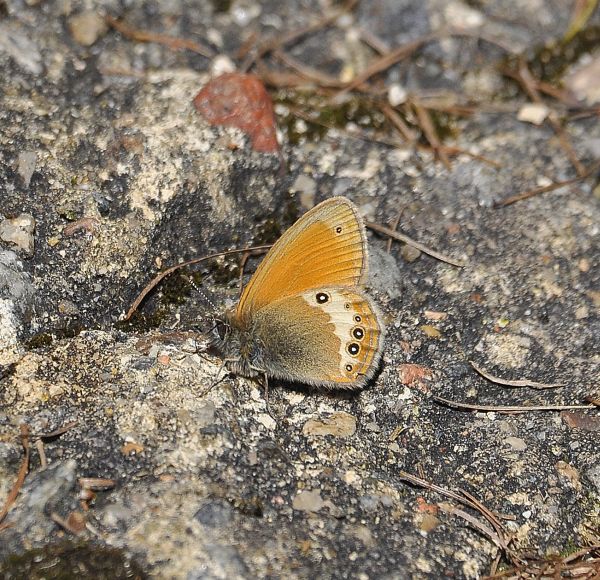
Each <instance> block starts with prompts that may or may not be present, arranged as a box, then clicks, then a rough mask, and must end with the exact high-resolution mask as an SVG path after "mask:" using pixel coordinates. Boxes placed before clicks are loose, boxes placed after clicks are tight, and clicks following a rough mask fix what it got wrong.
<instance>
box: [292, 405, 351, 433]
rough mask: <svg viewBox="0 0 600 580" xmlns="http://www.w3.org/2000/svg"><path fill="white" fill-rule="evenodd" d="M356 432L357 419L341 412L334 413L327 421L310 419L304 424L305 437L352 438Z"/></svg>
mask: <svg viewBox="0 0 600 580" xmlns="http://www.w3.org/2000/svg"><path fill="white" fill-rule="evenodd" d="M355 432H356V417H354V415H350V413H345V412H344V411H340V412H338V413H332V414H331V416H329V417H327V418H325V419H309V420H308V421H307V422H306V423H304V427H303V428H302V433H303V434H304V435H317V436H323V435H333V436H334V437H351V436H352V435H354V433H355Z"/></svg>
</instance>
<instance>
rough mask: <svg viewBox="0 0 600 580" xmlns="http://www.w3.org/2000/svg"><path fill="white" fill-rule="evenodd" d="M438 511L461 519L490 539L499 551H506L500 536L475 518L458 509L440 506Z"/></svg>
mask: <svg viewBox="0 0 600 580" xmlns="http://www.w3.org/2000/svg"><path fill="white" fill-rule="evenodd" d="M440 509H441V510H442V511H443V512H445V513H448V514H451V515H455V516H459V517H461V518H462V519H463V520H465V521H466V522H468V523H469V524H471V525H472V526H473V527H474V528H475V529H476V530H479V532H481V533H482V534H483V535H484V536H486V537H487V538H488V539H490V540H491V541H492V542H493V543H494V544H496V546H498V548H500V549H501V550H505V549H506V544H505V543H504V542H503V540H502V538H500V536H498V534H497V533H496V532H494V530H492V528H490V527H489V526H486V525H485V524H483V523H481V522H480V521H479V520H478V519H477V518H474V517H473V516H472V515H471V514H468V513H467V512H465V511H464V510H461V509H458V508H452V509H446V508H444V507H442V506H440Z"/></svg>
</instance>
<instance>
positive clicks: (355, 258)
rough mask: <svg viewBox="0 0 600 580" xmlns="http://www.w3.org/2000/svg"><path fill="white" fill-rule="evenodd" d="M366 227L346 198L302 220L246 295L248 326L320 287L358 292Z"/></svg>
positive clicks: (242, 310)
mask: <svg viewBox="0 0 600 580" xmlns="http://www.w3.org/2000/svg"><path fill="white" fill-rule="evenodd" d="M366 270H367V246H366V236H365V230H364V226H363V224H362V222H361V219H360V216H359V215H358V213H357V211H356V208H355V207H354V206H353V205H352V204H351V203H350V202H349V201H348V200H347V199H345V198H340V197H337V198H335V197H334V198H331V199H329V200H327V201H325V202H323V203H321V204H319V205H318V206H316V207H315V208H313V209H312V210H310V211H309V212H307V213H306V214H305V215H304V216H303V217H302V218H300V219H299V220H298V221H297V222H296V223H295V224H294V225H293V226H292V227H291V228H290V229H289V230H287V232H285V234H283V236H281V238H280V239H279V240H278V242H277V243H276V244H275V245H274V246H273V247H272V248H271V250H270V251H269V253H268V254H267V256H266V257H265V259H264V260H263V261H262V263H261V264H260V266H259V267H258V269H257V270H256V272H255V274H254V276H252V278H251V280H250V282H249V283H248V285H247V286H246V288H245V289H244V292H243V293H242V296H241V298H240V302H239V304H238V307H237V311H236V314H237V316H238V318H239V319H240V320H246V319H248V318H249V317H251V316H252V313H254V312H256V311H257V310H259V309H260V308H263V307H265V306H266V305H268V304H270V303H272V302H274V301H276V300H280V299H281V298H284V297H286V296H294V295H297V294H300V293H302V292H304V291H305V290H309V289H312V288H319V287H325V286H326V287H332V286H336V287H348V288H352V287H356V286H360V285H362V284H363V282H364V281H365V279H366V275H367V272H366Z"/></svg>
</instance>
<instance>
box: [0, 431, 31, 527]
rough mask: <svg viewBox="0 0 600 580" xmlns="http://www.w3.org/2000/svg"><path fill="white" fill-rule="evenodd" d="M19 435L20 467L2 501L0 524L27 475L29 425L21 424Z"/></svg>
mask: <svg viewBox="0 0 600 580" xmlns="http://www.w3.org/2000/svg"><path fill="white" fill-rule="evenodd" d="M20 437H21V445H22V446H23V451H24V455H23V461H22V462H21V467H20V468H19V473H18V474H17V480H16V481H15V484H14V485H13V488H12V489H11V490H10V493H9V494H8V497H7V498H6V501H5V502H4V507H3V508H2V511H0V524H2V521H3V520H4V518H5V517H6V515H7V514H8V512H9V511H10V508H11V506H12V504H13V503H15V500H16V499H17V496H18V495H19V491H20V490H21V487H22V486H23V482H24V481H25V478H26V477H27V473H28V472H29V427H28V426H27V425H25V424H22V425H21V435H20ZM0 529H2V528H0Z"/></svg>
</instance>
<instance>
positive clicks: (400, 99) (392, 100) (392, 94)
mask: <svg viewBox="0 0 600 580" xmlns="http://www.w3.org/2000/svg"><path fill="white" fill-rule="evenodd" d="M407 98H408V93H407V92H406V89H405V88H404V87H403V86H402V85H400V84H398V83H393V84H392V85H391V86H390V88H389V90H388V103H389V104H390V105H391V106H392V107H397V106H398V105H401V104H402V103H405V102H406V99H407Z"/></svg>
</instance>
